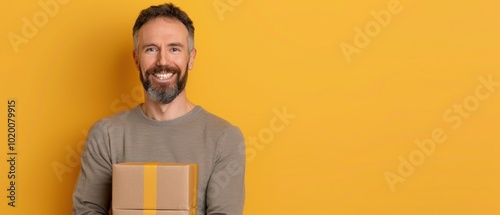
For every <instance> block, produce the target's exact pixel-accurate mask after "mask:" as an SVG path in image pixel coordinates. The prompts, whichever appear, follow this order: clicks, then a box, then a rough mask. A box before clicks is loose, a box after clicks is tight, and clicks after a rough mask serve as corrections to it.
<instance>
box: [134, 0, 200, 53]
mask: <svg viewBox="0 0 500 215" xmlns="http://www.w3.org/2000/svg"><path fill="white" fill-rule="evenodd" d="M157 17H167V18H173V19H177V20H179V21H180V22H182V24H184V26H186V28H187V30H188V33H189V37H188V46H189V51H192V50H193V48H194V26H193V21H192V20H191V19H190V18H189V16H188V15H187V13H186V12H184V11H183V10H181V9H180V8H179V7H177V6H175V5H174V4H172V3H165V4H161V5H157V6H151V7H149V8H146V9H144V10H142V11H141V13H140V14H139V16H138V17H137V19H136V20H135V24H134V27H133V29H132V36H133V37H134V49H135V50H136V51H137V48H138V47H137V46H138V45H139V44H138V43H139V29H141V27H142V26H143V25H144V24H146V23H147V22H148V21H150V20H152V19H154V18H157Z"/></svg>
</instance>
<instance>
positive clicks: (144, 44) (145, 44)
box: [142, 43, 157, 48]
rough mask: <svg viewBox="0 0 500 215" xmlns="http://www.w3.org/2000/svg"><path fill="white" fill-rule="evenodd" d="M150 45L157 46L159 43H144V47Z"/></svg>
mask: <svg viewBox="0 0 500 215" xmlns="http://www.w3.org/2000/svg"><path fill="white" fill-rule="evenodd" d="M150 46H157V45H156V44H154V43H146V44H144V45H142V48H146V47H150Z"/></svg>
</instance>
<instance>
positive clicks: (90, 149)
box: [73, 122, 112, 215]
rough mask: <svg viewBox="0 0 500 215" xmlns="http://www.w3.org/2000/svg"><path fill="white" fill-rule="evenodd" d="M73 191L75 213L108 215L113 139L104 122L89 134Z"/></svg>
mask: <svg viewBox="0 0 500 215" xmlns="http://www.w3.org/2000/svg"><path fill="white" fill-rule="evenodd" d="M81 161H82V162H81V163H82V167H81V170H80V175H79V177H78V182H77V184H76V187H75V190H74V193H73V215H93V214H108V211H109V207H110V201H111V170H112V166H111V165H112V164H111V159H110V158H109V138H108V136H107V135H106V132H104V129H103V127H102V125H101V124H100V122H97V123H96V124H95V125H94V126H92V128H91V129H90V132H89V134H88V136H87V141H86V142H85V148H84V150H83V153H82V159H81Z"/></svg>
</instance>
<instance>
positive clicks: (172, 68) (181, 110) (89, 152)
mask: <svg viewBox="0 0 500 215" xmlns="http://www.w3.org/2000/svg"><path fill="white" fill-rule="evenodd" d="M133 38H134V51H133V57H134V60H135V64H136V66H137V69H138V70H139V76H140V79H141V81H142V84H143V86H144V92H145V102H144V103H143V104H141V105H139V106H137V107H135V108H133V109H131V110H128V111H125V112H121V113H118V114H116V115H113V116H111V117H108V118H105V119H102V120H100V121H98V122H96V123H95V124H94V125H93V126H92V128H91V130H90V132H89V134H88V137H87V141H86V144H85V149H84V151H83V153H82V160H81V161H82V162H81V164H82V167H81V171H80V175H79V178H78V182H77V184H76V187H75V190H74V194H73V204H74V205H73V214H108V213H109V210H110V202H111V181H112V180H111V175H112V172H111V170H112V164H115V163H122V162H177V163H195V164H198V208H197V212H198V215H204V214H213V215H215V214H227V215H233V214H234V215H236V214H237V215H239V214H242V210H243V203H244V171H245V151H244V139H243V136H242V134H241V132H240V130H239V129H238V128H237V127H235V126H233V125H231V124H229V123H228V122H226V121H225V120H223V119H221V118H219V117H217V116H215V115H212V114H210V113H208V112H207V111H205V110H204V109H203V108H202V107H200V106H196V105H194V104H193V103H191V102H190V101H189V100H188V99H187V97H186V90H185V89H184V88H185V86H186V81H187V77H188V73H189V70H191V69H192V68H193V65H194V60H195V57H196V49H195V48H194V27H193V22H192V21H191V19H190V18H189V17H188V16H187V14H186V13H185V12H184V11H182V10H180V9H179V8H178V7H176V6H174V5H173V4H163V5H159V6H152V7H149V8H147V9H145V10H143V11H142V12H141V13H140V15H139V17H138V18H137V20H136V22H135V25H134V27H133Z"/></svg>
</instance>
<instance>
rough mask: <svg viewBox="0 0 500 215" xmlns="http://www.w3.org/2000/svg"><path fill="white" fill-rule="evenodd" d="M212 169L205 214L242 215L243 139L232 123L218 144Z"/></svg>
mask: <svg viewBox="0 0 500 215" xmlns="http://www.w3.org/2000/svg"><path fill="white" fill-rule="evenodd" d="M216 152H217V155H216V161H215V164H214V170H213V172H212V174H211V177H210V180H209V182H208V187H207V199H206V202H207V210H206V211H207V215H216V214H221V215H222V214H223V215H241V214H242V213H243V206H244V201H245V181H244V180H245V160H246V158H245V140H244V138H243V135H242V133H241V131H240V130H239V129H238V128H237V127H234V126H230V127H228V128H227V129H226V131H225V132H224V133H223V135H222V136H221V137H220V139H219V141H218V145H217V150H216Z"/></svg>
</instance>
